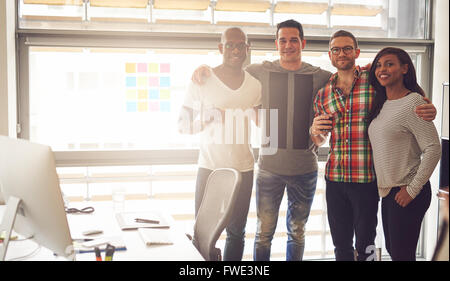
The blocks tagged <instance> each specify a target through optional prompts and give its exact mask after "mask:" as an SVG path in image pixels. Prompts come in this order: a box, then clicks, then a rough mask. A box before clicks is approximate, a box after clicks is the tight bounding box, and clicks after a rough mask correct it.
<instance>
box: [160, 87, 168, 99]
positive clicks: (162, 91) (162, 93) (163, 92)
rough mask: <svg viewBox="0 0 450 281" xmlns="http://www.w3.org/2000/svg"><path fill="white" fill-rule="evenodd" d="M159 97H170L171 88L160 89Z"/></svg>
mask: <svg viewBox="0 0 450 281" xmlns="http://www.w3.org/2000/svg"><path fill="white" fill-rule="evenodd" d="M159 98H160V99H162V100H169V99H170V90H169V89H160V90H159Z"/></svg>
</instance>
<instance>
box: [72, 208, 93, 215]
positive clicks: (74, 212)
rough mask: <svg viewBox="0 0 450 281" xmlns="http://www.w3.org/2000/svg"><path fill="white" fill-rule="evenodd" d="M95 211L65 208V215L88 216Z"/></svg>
mask: <svg viewBox="0 0 450 281" xmlns="http://www.w3.org/2000/svg"><path fill="white" fill-rule="evenodd" d="M94 211H95V209H94V207H86V208H83V209H81V210H80V209H77V208H66V213H68V214H90V213H93V212H94Z"/></svg>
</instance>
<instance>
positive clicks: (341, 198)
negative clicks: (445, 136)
mask: <svg viewBox="0 0 450 281" xmlns="http://www.w3.org/2000/svg"><path fill="white" fill-rule="evenodd" d="M328 54H329V57H330V60H331V63H332V64H333V66H334V67H336V68H337V70H338V72H337V73H335V74H334V75H333V76H331V78H330V80H329V81H328V83H327V84H326V85H325V86H324V87H323V88H322V89H320V90H319V91H318V93H317V95H316V97H315V100H314V112H315V118H314V121H313V124H312V126H311V128H310V135H311V139H312V141H313V142H314V143H315V144H316V145H317V146H321V145H323V144H324V143H325V141H326V139H327V136H328V134H329V132H331V139H330V153H329V157H328V161H327V164H326V169H325V179H326V200H327V210H328V222H329V225H330V231H331V236H332V239H333V244H334V246H335V256H336V260H354V259H355V254H354V247H353V236H354V235H355V237H356V251H357V259H358V260H373V259H374V257H375V255H374V250H375V246H374V245H375V236H376V226H377V213H378V200H379V196H378V188H377V183H376V177H375V170H374V167H373V162H372V148H371V146H370V141H369V137H368V135H367V128H368V126H369V123H368V122H367V120H366V117H367V115H368V113H369V112H370V109H371V107H372V101H373V98H374V95H375V91H374V89H373V88H372V86H370V84H369V69H368V68H364V67H359V66H356V65H355V60H356V58H358V56H359V54H360V50H359V49H358V44H357V41H356V38H355V37H354V36H353V34H351V33H350V32H347V31H344V30H340V31H337V32H336V33H334V34H333V36H332V37H331V39H330V51H329V52H328ZM416 112H417V114H418V115H419V116H421V117H422V118H423V119H424V120H430V121H431V120H433V119H434V118H435V116H436V109H435V107H434V106H433V105H432V104H426V105H423V106H421V107H418V108H416Z"/></svg>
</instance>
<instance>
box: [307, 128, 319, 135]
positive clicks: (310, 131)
mask: <svg viewBox="0 0 450 281" xmlns="http://www.w3.org/2000/svg"><path fill="white" fill-rule="evenodd" d="M309 134H310V135H311V136H313V137H318V136H319V135H320V134H318V135H316V134H313V133H312V127H309Z"/></svg>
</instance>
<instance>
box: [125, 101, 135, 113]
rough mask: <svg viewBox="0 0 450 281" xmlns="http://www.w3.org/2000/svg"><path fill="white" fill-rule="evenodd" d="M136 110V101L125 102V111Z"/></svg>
mask: <svg viewBox="0 0 450 281" xmlns="http://www.w3.org/2000/svg"><path fill="white" fill-rule="evenodd" d="M136 111H137V103H136V102H127V112H136Z"/></svg>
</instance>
